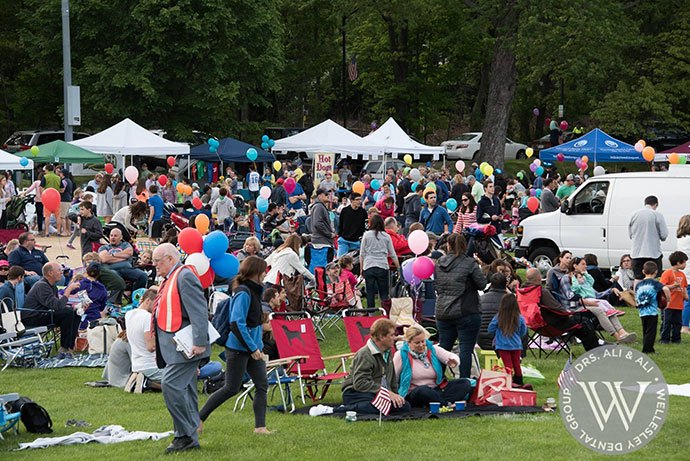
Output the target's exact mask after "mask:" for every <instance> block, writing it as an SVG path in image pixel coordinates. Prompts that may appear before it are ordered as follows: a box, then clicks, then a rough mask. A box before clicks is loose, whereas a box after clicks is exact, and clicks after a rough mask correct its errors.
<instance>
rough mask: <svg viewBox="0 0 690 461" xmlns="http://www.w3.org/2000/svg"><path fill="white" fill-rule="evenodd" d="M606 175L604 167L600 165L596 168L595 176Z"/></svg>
mask: <svg viewBox="0 0 690 461" xmlns="http://www.w3.org/2000/svg"><path fill="white" fill-rule="evenodd" d="M605 173H606V170H604V167H603V166H601V165H599V166H596V167H594V176H601V175H603V174H605Z"/></svg>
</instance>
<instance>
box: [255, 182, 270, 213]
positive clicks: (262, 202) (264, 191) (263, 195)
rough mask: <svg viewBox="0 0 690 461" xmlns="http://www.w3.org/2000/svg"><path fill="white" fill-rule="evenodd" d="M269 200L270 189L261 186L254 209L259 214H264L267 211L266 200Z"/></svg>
mask: <svg viewBox="0 0 690 461" xmlns="http://www.w3.org/2000/svg"><path fill="white" fill-rule="evenodd" d="M270 198H271V188H270V187H268V186H263V187H262V188H261V189H259V196H258V197H257V199H256V209H257V210H259V213H266V212H267V211H268V199H270Z"/></svg>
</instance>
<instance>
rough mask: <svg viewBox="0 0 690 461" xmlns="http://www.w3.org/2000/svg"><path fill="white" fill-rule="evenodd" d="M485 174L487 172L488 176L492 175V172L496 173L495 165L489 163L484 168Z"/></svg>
mask: <svg viewBox="0 0 690 461" xmlns="http://www.w3.org/2000/svg"><path fill="white" fill-rule="evenodd" d="M484 174H485V175H486V176H491V175H492V174H494V167H492V166H491V165H487V166H486V167H485V168H484Z"/></svg>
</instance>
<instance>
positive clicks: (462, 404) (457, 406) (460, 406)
mask: <svg viewBox="0 0 690 461" xmlns="http://www.w3.org/2000/svg"><path fill="white" fill-rule="evenodd" d="M465 404H466V402H465V401H464V400H458V401H457V402H455V411H462V410H464V409H465Z"/></svg>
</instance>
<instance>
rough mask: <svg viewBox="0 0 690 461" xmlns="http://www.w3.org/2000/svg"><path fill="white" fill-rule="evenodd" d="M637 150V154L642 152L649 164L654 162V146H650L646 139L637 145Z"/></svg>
mask: <svg viewBox="0 0 690 461" xmlns="http://www.w3.org/2000/svg"><path fill="white" fill-rule="evenodd" d="M635 150H636V151H637V152H642V157H644V159H645V160H647V161H648V162H653V161H654V157H655V156H656V151H655V150H654V148H653V147H652V146H648V145H647V143H646V142H645V141H644V139H640V140H639V141H637V142H636V143H635Z"/></svg>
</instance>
